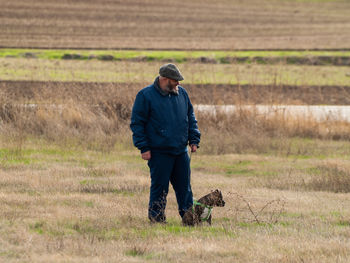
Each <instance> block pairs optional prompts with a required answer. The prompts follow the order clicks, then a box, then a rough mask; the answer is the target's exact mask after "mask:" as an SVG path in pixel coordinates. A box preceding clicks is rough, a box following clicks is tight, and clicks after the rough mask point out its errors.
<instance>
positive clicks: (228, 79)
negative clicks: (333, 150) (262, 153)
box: [0, 58, 350, 86]
mask: <svg viewBox="0 0 350 263" xmlns="http://www.w3.org/2000/svg"><path fill="white" fill-rule="evenodd" d="M160 65H161V63H159V62H124V61H123V62H120V61H118V62H112V63H106V62H103V61H97V60H88V61H79V60H69V61H67V60H58V61H54V60H31V59H25V58H15V59H12V58H0V79H1V80H30V81H62V82H65V81H79V82H117V83H150V82H151V81H153V80H154V78H155V77H156V76H157V75H158V68H159V66H160ZM180 70H181V71H182V72H184V76H185V80H184V81H183V84H184V85H185V84H188V83H192V84H241V85H244V84H252V85H280V84H285V85H317V86H318V85H320V86H323V85H337V86H338V85H341V86H349V85H350V77H349V76H350V75H349V74H350V72H349V67H343V66H306V65H299V66H296V65H286V64H283V65H258V64H252V65H248V64H194V63H191V62H186V63H183V64H181V66H180Z"/></svg>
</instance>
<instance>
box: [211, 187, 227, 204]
mask: <svg viewBox="0 0 350 263" xmlns="http://www.w3.org/2000/svg"><path fill="white" fill-rule="evenodd" d="M211 198H212V200H213V201H214V205H215V206H221V207H222V206H225V201H224V199H223V198H222V193H221V191H220V190H218V189H216V190H215V191H212V192H211Z"/></svg>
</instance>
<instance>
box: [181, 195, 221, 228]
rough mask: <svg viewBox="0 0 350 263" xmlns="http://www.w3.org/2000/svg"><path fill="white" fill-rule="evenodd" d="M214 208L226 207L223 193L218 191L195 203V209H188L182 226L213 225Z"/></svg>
mask: <svg viewBox="0 0 350 263" xmlns="http://www.w3.org/2000/svg"><path fill="white" fill-rule="evenodd" d="M214 206H220V207H223V206H225V201H224V200H223V198H222V194H221V191H220V190H218V189H216V190H215V191H212V192H211V193H210V194H207V195H205V196H203V197H202V198H200V199H199V200H198V201H194V202H193V207H192V208H190V209H188V210H187V211H186V212H185V214H184V216H183V217H182V224H183V225H185V226H194V225H198V224H200V223H201V222H203V221H207V222H208V223H209V225H211V210H212V208H213V207H214Z"/></svg>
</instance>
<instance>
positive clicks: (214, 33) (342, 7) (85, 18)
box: [0, 0, 350, 50]
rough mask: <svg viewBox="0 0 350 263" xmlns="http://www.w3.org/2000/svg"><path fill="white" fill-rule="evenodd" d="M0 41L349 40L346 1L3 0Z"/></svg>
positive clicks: (189, 44)
mask: <svg viewBox="0 0 350 263" xmlns="http://www.w3.org/2000/svg"><path fill="white" fill-rule="evenodd" d="M0 6H1V10H0V46H2V47H37V48H39V47H41V48H137V49H145V48H149V49H190V50H193V49H228V50H234V49H315V48H318V49H325V48H334V49H339V48H348V47H349V46H350V16H349V10H350V2H349V1H320V2H317V1H281V0H247V1H241V0H230V1H228V0H218V1H209V0H195V1H171V0H162V1H161V0H147V1H140V0H128V1H110V0H100V1H90V0H89V1H81V0H79V1H76V0H65V1H55V0H16V1H7V0H0Z"/></svg>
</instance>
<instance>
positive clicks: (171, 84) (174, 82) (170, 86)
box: [166, 79, 179, 91]
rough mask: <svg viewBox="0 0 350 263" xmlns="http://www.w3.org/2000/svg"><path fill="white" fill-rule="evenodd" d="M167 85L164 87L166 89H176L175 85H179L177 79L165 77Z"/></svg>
mask: <svg viewBox="0 0 350 263" xmlns="http://www.w3.org/2000/svg"><path fill="white" fill-rule="evenodd" d="M167 81H168V82H167V85H166V88H167V90H168V91H173V90H176V87H177V85H179V81H177V80H174V79H167Z"/></svg>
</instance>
